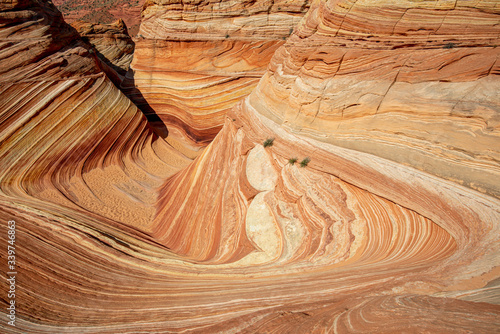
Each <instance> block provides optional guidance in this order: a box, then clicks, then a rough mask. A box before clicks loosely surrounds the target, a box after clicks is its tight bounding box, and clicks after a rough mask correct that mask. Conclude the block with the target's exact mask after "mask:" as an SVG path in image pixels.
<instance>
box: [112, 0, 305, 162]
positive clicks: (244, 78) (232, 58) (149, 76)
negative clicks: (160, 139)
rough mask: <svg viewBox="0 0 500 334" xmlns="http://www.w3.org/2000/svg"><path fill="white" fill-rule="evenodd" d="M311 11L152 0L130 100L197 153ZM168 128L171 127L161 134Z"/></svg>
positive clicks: (288, 4) (301, 6) (128, 87)
mask: <svg viewBox="0 0 500 334" xmlns="http://www.w3.org/2000/svg"><path fill="white" fill-rule="evenodd" d="M308 6H309V1H307V0H297V1H262V0H259V1H248V2H245V1H203V2H200V1H187V2H186V1H146V3H145V5H144V11H143V14H142V15H143V20H142V23H141V29H140V32H139V38H138V39H137V40H136V52H135V55H134V61H133V63H132V68H133V72H131V73H130V74H129V75H130V77H129V79H130V82H129V83H124V85H123V87H122V88H123V89H124V91H125V92H126V93H127V95H128V96H129V97H130V98H131V99H132V100H133V101H134V102H135V103H136V104H137V105H138V106H139V107H140V108H141V109H142V110H143V111H145V113H146V115H147V116H148V119H149V120H150V121H152V123H153V124H158V128H159V129H157V130H158V131H157V132H158V133H159V134H163V135H164V136H166V130H165V129H164V127H165V126H166V127H167V128H168V137H167V138H166V139H167V141H168V142H169V143H171V144H172V145H174V146H176V147H178V148H179V149H180V150H182V151H183V152H184V153H185V154H188V155H189V156H192V157H194V156H197V155H198V154H199V152H200V151H201V149H202V148H203V147H205V146H206V145H207V144H208V143H209V142H210V141H212V140H213V138H214V137H215V135H216V134H217V133H218V132H219V131H220V129H221V127H222V124H223V123H224V116H225V114H226V113H227V112H228V110H230V109H231V107H232V106H234V105H235V104H236V102H237V101H238V100H240V99H241V98H243V97H245V96H247V95H248V94H249V93H250V92H251V90H252V89H253V88H254V87H255V85H256V84H257V82H258V80H259V78H260V77H261V76H262V75H263V74H264V71H265V70H266V67H267V65H268V63H269V60H270V59H271V57H272V55H273V53H274V52H275V51H276V49H277V48H278V47H279V46H280V45H281V44H283V41H284V39H285V38H286V37H288V36H289V35H290V34H291V32H292V30H293V27H294V26H295V25H296V24H297V23H298V21H299V20H300V18H301V17H302V16H303V14H304V13H305V11H306V10H307V8H308ZM161 127H163V129H161Z"/></svg>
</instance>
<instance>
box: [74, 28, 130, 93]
mask: <svg viewBox="0 0 500 334" xmlns="http://www.w3.org/2000/svg"><path fill="white" fill-rule="evenodd" d="M71 26H72V27H74V28H75V29H76V30H77V31H78V34H79V35H80V37H81V38H82V39H83V40H84V41H86V42H88V43H90V44H91V45H92V46H93V47H94V50H95V52H97V56H98V57H99V59H100V60H101V67H102V68H103V71H105V73H106V75H107V76H108V77H109V78H110V79H111V80H112V81H113V82H114V83H115V85H116V86H118V87H119V86H120V85H121V83H122V81H123V79H124V77H125V74H126V73H127V71H128V70H129V68H130V63H131V62H132V57H133V55H134V46H135V43H134V42H133V41H132V38H131V37H130V36H129V34H128V30H127V26H126V25H125V22H123V20H121V19H120V20H117V21H115V22H113V23H111V24H94V23H88V22H84V21H75V22H73V23H72V24H71Z"/></svg>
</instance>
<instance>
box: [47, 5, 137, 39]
mask: <svg viewBox="0 0 500 334" xmlns="http://www.w3.org/2000/svg"><path fill="white" fill-rule="evenodd" d="M144 1H145V0H106V1H102V0H54V1H52V2H53V3H54V5H56V6H57V8H58V9H59V10H60V11H61V12H62V14H63V15H64V20H65V21H66V22H68V23H73V22H75V21H82V20H83V21H86V22H92V23H99V24H109V23H112V22H114V21H116V20H118V19H122V20H123V21H124V22H125V24H126V25H127V27H128V28H129V32H130V35H131V36H135V35H137V32H138V31H139V25H140V23H141V9H142V6H143V5H144Z"/></svg>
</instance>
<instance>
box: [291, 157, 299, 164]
mask: <svg viewBox="0 0 500 334" xmlns="http://www.w3.org/2000/svg"><path fill="white" fill-rule="evenodd" d="M297 160H299V159H297V158H290V159H288V163H289V164H290V165H293V164H295V163H296V162H297Z"/></svg>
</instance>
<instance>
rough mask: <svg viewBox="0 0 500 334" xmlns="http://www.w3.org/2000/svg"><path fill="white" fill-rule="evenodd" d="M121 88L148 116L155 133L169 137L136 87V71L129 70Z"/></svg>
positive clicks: (158, 118) (162, 123) (166, 130)
mask: <svg viewBox="0 0 500 334" xmlns="http://www.w3.org/2000/svg"><path fill="white" fill-rule="evenodd" d="M119 88H120V90H121V91H122V92H123V94H125V95H126V96H127V97H128V98H129V99H130V100H131V101H132V102H133V103H134V104H135V105H136V106H137V108H139V109H140V110H141V111H142V113H143V114H144V116H146V118H147V120H148V122H149V124H150V126H151V128H152V129H153V131H154V132H155V133H156V134H157V135H158V136H160V137H162V138H164V139H165V138H166V137H168V129H167V126H166V125H165V123H164V122H163V121H162V120H161V118H160V116H158V114H157V113H156V111H155V110H154V109H153V108H152V107H151V106H150V105H149V103H148V102H147V101H146V99H145V98H144V95H142V93H141V91H140V90H139V89H138V88H137V87H136V85H135V79H134V71H133V70H132V69H129V70H128V72H127V74H126V75H125V77H124V79H123V81H122V83H121V85H120V87H119Z"/></svg>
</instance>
